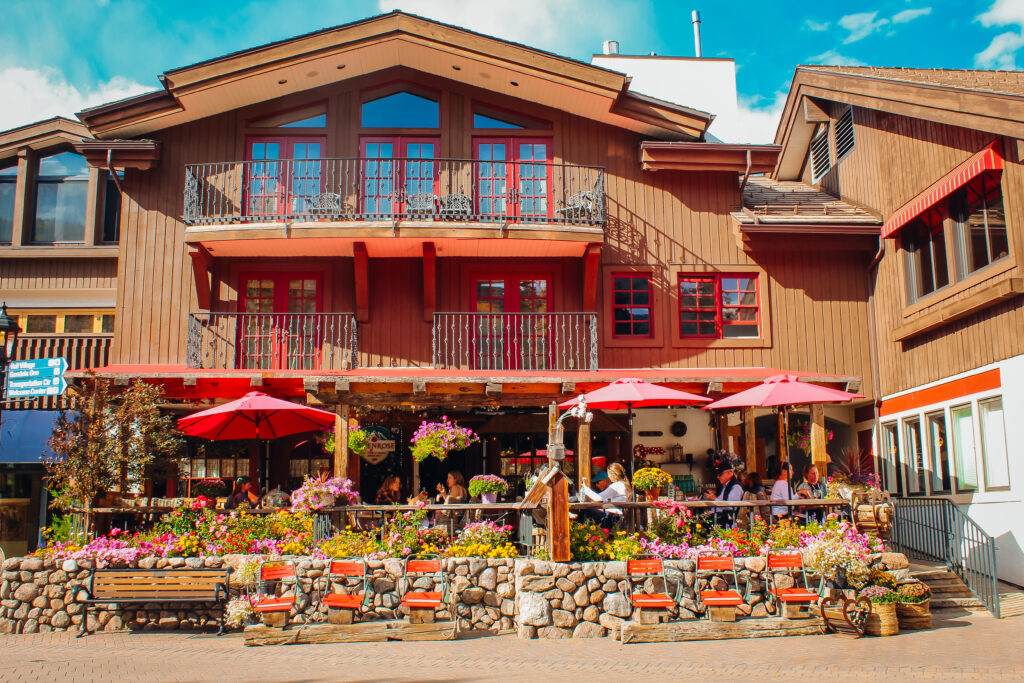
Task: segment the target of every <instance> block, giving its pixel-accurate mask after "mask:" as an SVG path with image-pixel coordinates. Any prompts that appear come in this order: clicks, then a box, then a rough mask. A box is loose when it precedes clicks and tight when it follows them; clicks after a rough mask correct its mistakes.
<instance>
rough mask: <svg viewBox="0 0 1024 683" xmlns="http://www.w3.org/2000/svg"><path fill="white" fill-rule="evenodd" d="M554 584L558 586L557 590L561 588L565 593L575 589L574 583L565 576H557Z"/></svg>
mask: <svg viewBox="0 0 1024 683" xmlns="http://www.w3.org/2000/svg"><path fill="white" fill-rule="evenodd" d="M555 585H556V586H558V589H559V590H563V591H565V592H567V593H571V592H573V591H575V590H576V584H575V583H573V582H572V581H570V580H569V579H567V578H565V577H562V578H559V579H558V580H557V581H555Z"/></svg>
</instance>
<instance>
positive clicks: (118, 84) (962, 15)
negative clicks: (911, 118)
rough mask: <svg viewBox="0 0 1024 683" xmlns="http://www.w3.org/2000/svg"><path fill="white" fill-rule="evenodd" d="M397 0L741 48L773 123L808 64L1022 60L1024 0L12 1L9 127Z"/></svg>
mask: <svg viewBox="0 0 1024 683" xmlns="http://www.w3.org/2000/svg"><path fill="white" fill-rule="evenodd" d="M393 8H401V9H405V10H407V11H410V12H414V13H417V14H422V15H424V16H427V17H431V18H436V19H439V20H442V21H447V22H450V23H455V24H458V25H462V26H466V27H467V28H471V29H474V30H477V31H481V32H483V33H489V34H493V35H498V36H500V37H504V38H508V39H511V40H516V41H520V42H524V43H528V44H530V45H534V46H536V47H540V48H544V49H547V50H551V51H553V52H557V53H560V54H564V55H567V56H570V57H574V58H577V59H582V60H588V59H589V57H590V54H591V53H593V52H599V51H600V47H601V41H602V40H604V39H608V38H613V39H616V40H618V41H619V42H620V44H621V51H622V52H623V53H628V54H646V53H648V52H651V51H654V52H657V53H658V54H659V55H680V56H689V55H692V54H693V37H692V30H691V26H690V10H691V9H699V10H700V11H701V15H702V19H703V25H702V34H703V44H704V55H705V56H708V57H716V56H721V57H732V58H734V59H735V60H736V65H737V85H738V88H739V96H740V102H741V111H742V113H743V114H744V115H746V116H749V117H750V118H749V120H750V125H751V126H757V127H758V130H759V131H762V132H761V133H760V135H761V136H766V135H768V134H769V133H768V132H767V131H769V130H771V129H773V128H774V120H773V117H775V116H777V111H778V107H779V105H780V100H781V97H782V94H784V93H785V91H786V89H787V88H788V85H789V80H790V78H791V77H792V74H793V69H794V67H795V66H796V65H797V64H801V63H835V64H870V65H876V66H916V67H944V68H1011V69H1015V68H1020V67H1022V66H1024V0H920V1H918V0H914V1H913V2H910V1H907V0H868V1H867V2H861V3H849V2H843V3H828V2H825V3H808V4H797V3H793V2H787V1H784V0H758V1H752V2H746V1H743V2H741V1H738V0H716V1H715V2H705V1H704V0H690V1H689V2H679V1H678V0H405V1H402V0H379V1H377V0H301V1H296V0H259V1H249V2H237V1H236V2H228V1H226V0H189V1H188V2H186V1H184V0H149V1H146V0H5V2H4V12H3V15H4V16H3V19H2V22H0V98H2V99H3V101H5V103H6V106H5V107H4V108H2V111H0V129H6V128H10V127H13V126H16V125H21V124H24V123H29V122H31V121H34V120H38V119H40V118H44V117H48V116H53V115H55V114H63V115H71V114H73V112H75V111H76V110H79V109H81V108H82V107H83V106H87V105H93V104H98V103H101V102H105V101H111V100H114V99H118V98H120V97H124V96H126V95H129V94H134V93H137V92H141V91H145V90H153V89H157V88H158V87H159V84H158V83H157V80H156V76H157V74H159V73H161V72H163V71H165V70H168V69H171V68H174V67H177V66H183V65H185V64H190V63H193V62H196V61H200V60H203V59H208V58H211V57H216V56H218V55H222V54H225V53H227V52H231V51H234V50H239V49H243V48H246V47H250V46H253V45H258V44H261V43H266V42H270V41H274V40H280V39H284V38H288V37H290V36H293V35H297V34H300V33H305V32H308V31H313V30H316V29H318V28H322V27H325V26H332V25H336V24H342V23H345V22H348V21H352V20H355V19H359V18H363V17H367V16H371V15H373V14H378V13H380V12H384V11H389V10H391V9H393Z"/></svg>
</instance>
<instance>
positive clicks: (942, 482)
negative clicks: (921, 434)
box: [925, 412, 952, 493]
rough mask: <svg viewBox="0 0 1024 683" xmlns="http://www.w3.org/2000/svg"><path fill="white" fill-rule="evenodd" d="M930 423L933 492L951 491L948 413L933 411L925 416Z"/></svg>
mask: <svg viewBox="0 0 1024 683" xmlns="http://www.w3.org/2000/svg"><path fill="white" fill-rule="evenodd" d="M925 420H926V421H927V423H928V448H929V451H930V453H931V457H930V459H929V460H930V466H929V469H930V470H931V492H932V493H949V492H950V491H952V482H951V480H950V473H949V448H948V446H947V445H946V438H947V437H946V414H945V413H941V412H940V413H932V414H930V415H926V416H925Z"/></svg>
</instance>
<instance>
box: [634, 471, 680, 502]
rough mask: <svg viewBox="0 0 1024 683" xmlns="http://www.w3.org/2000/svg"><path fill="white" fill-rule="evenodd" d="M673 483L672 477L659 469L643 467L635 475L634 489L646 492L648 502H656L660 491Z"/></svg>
mask: <svg viewBox="0 0 1024 683" xmlns="http://www.w3.org/2000/svg"><path fill="white" fill-rule="evenodd" d="M671 483H672V475H670V474H669V473H668V472H666V471H665V470H663V469H660V468H658V467H643V468H641V469H638V470H637V471H636V472H634V473H633V488H635V489H637V490H638V491H644V492H645V493H646V494H647V500H656V499H657V497H658V490H659V489H662V488H664V487H665V486H668V485H669V484H671Z"/></svg>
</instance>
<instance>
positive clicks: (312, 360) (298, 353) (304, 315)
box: [280, 278, 323, 370]
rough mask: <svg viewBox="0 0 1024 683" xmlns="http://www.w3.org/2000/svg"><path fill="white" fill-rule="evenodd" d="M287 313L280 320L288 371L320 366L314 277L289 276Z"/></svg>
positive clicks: (320, 335)
mask: <svg viewBox="0 0 1024 683" xmlns="http://www.w3.org/2000/svg"><path fill="white" fill-rule="evenodd" d="M287 296H288V301H287V311H288V315H287V316H280V317H282V318H284V320H282V321H281V323H283V324H282V325H281V328H282V336H283V337H284V342H285V343H284V347H285V352H286V354H287V355H286V358H285V359H283V360H285V361H286V363H285V364H282V365H281V367H287V368H288V369H289V370H315V369H316V368H318V367H319V366H320V350H321V346H322V344H323V320H322V317H321V316H319V315H317V281H316V279H315V278H290V279H289V280H288V289H287Z"/></svg>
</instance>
